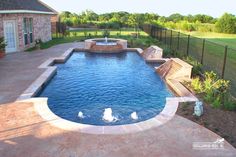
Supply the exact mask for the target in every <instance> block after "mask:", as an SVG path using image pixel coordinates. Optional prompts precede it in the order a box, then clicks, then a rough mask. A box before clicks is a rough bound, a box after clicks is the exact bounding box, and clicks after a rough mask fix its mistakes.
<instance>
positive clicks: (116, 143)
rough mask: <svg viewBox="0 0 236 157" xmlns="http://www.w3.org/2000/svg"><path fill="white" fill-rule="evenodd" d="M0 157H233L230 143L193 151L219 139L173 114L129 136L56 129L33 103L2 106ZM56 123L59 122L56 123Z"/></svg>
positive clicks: (235, 151)
mask: <svg viewBox="0 0 236 157" xmlns="http://www.w3.org/2000/svg"><path fill="white" fill-rule="evenodd" d="M0 113H1V114H0V156H2V157H82V156H83V157H98V156H101V157H111V156H112V157H131V156H138V157H139V156H140V157H143V156H148V157H157V156H161V157H203V156H204V157H235V155H236V150H235V148H233V147H232V146H231V145H230V144H228V143H227V142H226V141H225V142H224V143H223V146H224V148H223V149H213V150H210V149H206V150H204V149H203V150H198V149H193V147H192V145H193V143H194V142H215V141H216V140H217V139H219V138H220V137H219V136H218V135H216V134H215V133H213V132H211V131H209V130H207V129H205V128H204V127H202V126H200V125H198V124H196V123H193V122H191V121H189V120H187V119H185V118H182V117H180V116H178V115H175V116H174V117H173V118H172V119H171V120H170V121H168V122H167V123H165V125H161V126H158V127H153V128H150V129H147V130H143V131H140V132H136V133H131V134H122V135H103V134H99V135H95V134H85V133H81V132H79V131H67V130H63V129H60V128H58V127H54V126H53V125H51V124H50V122H48V121H45V120H44V119H43V118H41V116H40V115H39V114H38V113H37V112H36V111H35V108H34V105H33V103H32V102H15V103H11V104H5V105H1V106H0ZM55 120H56V119H55Z"/></svg>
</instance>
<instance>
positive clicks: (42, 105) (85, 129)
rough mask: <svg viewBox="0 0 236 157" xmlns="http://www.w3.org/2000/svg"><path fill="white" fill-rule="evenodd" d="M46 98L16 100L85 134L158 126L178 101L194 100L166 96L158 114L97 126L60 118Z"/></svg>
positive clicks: (172, 112)
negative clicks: (28, 103)
mask: <svg viewBox="0 0 236 157" xmlns="http://www.w3.org/2000/svg"><path fill="white" fill-rule="evenodd" d="M47 100H48V98H31V99H27V100H22V101H18V102H33V103H34V108H35V111H36V112H37V113H38V114H39V115H40V116H41V117H42V118H43V119H44V120H45V121H47V122H48V123H49V124H51V125H52V126H54V127H57V128H60V129H63V130H67V131H75V132H81V133H86V134H107V135H113V134H131V133H137V132H141V131H145V130H148V129H152V128H155V127H159V126H161V125H163V124H165V123H167V122H168V121H170V120H171V119H172V118H173V117H174V115H175V113H176V111H177V109H178V105H179V103H180V102H187V101H190V102H191V101H196V99H195V98H192V97H168V98H166V105H165V107H164V109H163V110H162V112H161V113H160V114H158V115H157V116H155V117H154V118H151V119H148V120H146V121H142V122H138V123H133V124H125V125H114V126H97V125H89V124H82V123H76V122H72V121H69V120H66V119H63V118H60V117H59V116H57V115H56V114H54V113H53V112H52V111H51V110H50V109H49V107H48V103H47Z"/></svg>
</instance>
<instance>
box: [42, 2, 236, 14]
mask: <svg viewBox="0 0 236 157" xmlns="http://www.w3.org/2000/svg"><path fill="white" fill-rule="evenodd" d="M41 1H43V2H45V3H46V4H48V5H49V6H51V7H52V8H54V9H55V10H57V11H58V12H61V11H70V12H73V13H80V12H82V11H84V10H86V9H89V10H93V11H94V12H96V13H98V14H100V13H108V12H117V11H127V12H130V13H145V12H148V13H157V14H158V15H161V16H169V15H171V14H173V13H180V14H182V15H188V14H192V15H195V14H207V15H211V16H213V17H220V16H221V15H222V14H224V13H225V12H228V13H231V14H234V15H236V0H41Z"/></svg>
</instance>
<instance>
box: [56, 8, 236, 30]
mask: <svg viewBox="0 0 236 157" xmlns="http://www.w3.org/2000/svg"><path fill="white" fill-rule="evenodd" d="M60 20H61V22H63V23H65V24H66V25H67V26H70V27H81V26H83V25H84V26H86V25H87V26H88V25H89V26H92V25H94V26H96V27H99V28H103V29H104V28H107V29H119V28H122V27H132V28H138V27H140V26H142V25H143V24H154V25H158V26H161V27H166V28H169V29H178V30H183V31H201V32H220V33H236V16H235V15H232V14H229V13H225V14H224V15H222V16H221V17H220V18H214V17H212V16H209V15H204V14H197V15H186V16H185V15H181V14H178V13H176V14H172V15H170V16H168V17H165V16H159V15H158V14H155V13H128V12H123V11H121V12H112V13H104V14H97V13H95V12H93V11H91V10H86V11H83V12H81V13H80V14H76V13H71V12H68V11H65V12H62V13H61V14H60Z"/></svg>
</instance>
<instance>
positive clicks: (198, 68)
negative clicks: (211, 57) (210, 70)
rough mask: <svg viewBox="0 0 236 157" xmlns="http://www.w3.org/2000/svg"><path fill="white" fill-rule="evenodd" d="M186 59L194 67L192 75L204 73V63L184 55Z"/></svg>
mask: <svg viewBox="0 0 236 157" xmlns="http://www.w3.org/2000/svg"><path fill="white" fill-rule="evenodd" d="M184 60H185V61H186V62H187V63H189V64H191V65H192V66H193V68H192V76H194V77H195V76H198V75H201V74H202V71H203V70H202V64H201V63H199V62H198V61H197V60H195V59H193V58H192V57H189V56H187V57H184Z"/></svg>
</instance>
